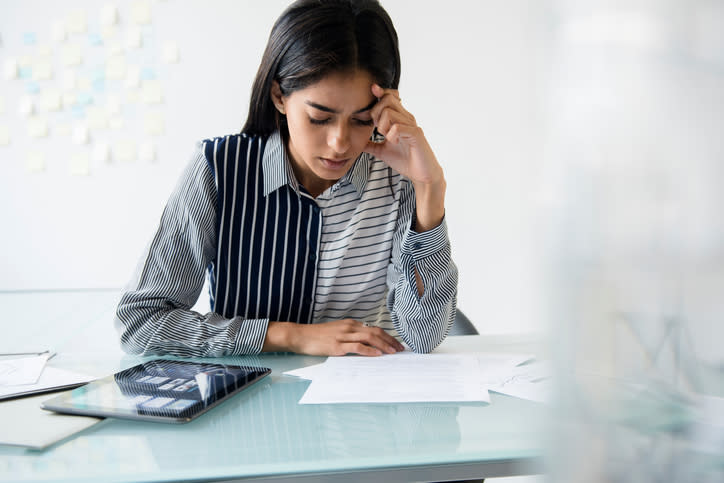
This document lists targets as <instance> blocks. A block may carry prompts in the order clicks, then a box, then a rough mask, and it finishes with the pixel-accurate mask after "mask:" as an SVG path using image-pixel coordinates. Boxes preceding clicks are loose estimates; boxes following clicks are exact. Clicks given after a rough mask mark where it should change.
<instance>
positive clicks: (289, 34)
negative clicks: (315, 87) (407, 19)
mask: <svg viewBox="0 0 724 483" xmlns="http://www.w3.org/2000/svg"><path fill="white" fill-rule="evenodd" d="M355 69H359V70H364V71H366V72H368V73H369V74H370V75H371V76H372V78H373V79H375V81H376V82H377V83H378V84H379V85H380V86H382V87H385V88H392V89H397V87H398V85H399V83H400V51H399V48H398V43H397V32H395V28H394V26H393V25H392V20H391V19H390V17H389V15H387V12H385V10H384V8H382V6H381V5H380V4H379V2H378V1H377V0H298V1H296V2H294V3H293V4H291V5H290V6H289V7H288V8H287V9H286V10H285V11H284V13H282V15H281V16H280V17H279V19H278V20H277V21H276V23H275V24H274V27H273V28H272V31H271V34H270V35H269V42H268V43H267V46H266V49H265V50H264V56H263V57H262V60H261V65H260V66H259V71H258V72H257V74H256V78H255V79H254V84H253V86H252V90H251V99H250V102H249V115H248V117H247V119H246V124H244V127H243V128H242V132H247V133H251V134H260V135H269V134H271V133H272V132H273V131H274V130H276V129H281V130H282V131H283V132H282V135H286V134H287V133H286V132H285V130H286V125H285V123H284V119H283V116H281V115H280V114H279V112H278V111H277V110H276V108H275V107H274V104H273V103H272V100H271V88H272V82H273V81H275V80H276V81H277V82H279V86H280V88H281V91H282V94H283V95H285V96H287V95H289V94H291V93H292V92H294V91H296V90H299V89H304V88H305V87H307V86H309V85H311V84H314V83H315V82H317V81H319V80H320V79H322V78H323V77H324V76H326V75H328V74H331V73H335V72H344V71H349V70H355Z"/></svg>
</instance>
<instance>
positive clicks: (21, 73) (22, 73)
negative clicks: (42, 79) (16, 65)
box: [18, 67, 33, 79]
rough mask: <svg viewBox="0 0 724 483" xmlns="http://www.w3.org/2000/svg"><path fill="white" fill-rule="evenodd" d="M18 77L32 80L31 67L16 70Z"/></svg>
mask: <svg viewBox="0 0 724 483" xmlns="http://www.w3.org/2000/svg"><path fill="white" fill-rule="evenodd" d="M18 77H20V78H21V79H32V78H33V69H32V68H31V67H21V68H20V69H18Z"/></svg>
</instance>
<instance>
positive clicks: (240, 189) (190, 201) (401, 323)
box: [115, 133, 457, 357]
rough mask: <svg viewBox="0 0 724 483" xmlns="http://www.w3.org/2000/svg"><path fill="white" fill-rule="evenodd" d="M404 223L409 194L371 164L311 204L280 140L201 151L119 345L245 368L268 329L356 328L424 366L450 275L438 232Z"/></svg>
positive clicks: (248, 139)
mask: <svg viewBox="0 0 724 483" xmlns="http://www.w3.org/2000/svg"><path fill="white" fill-rule="evenodd" d="M414 211H415V194H414V190H413V187H412V183H411V182H410V181H409V180H407V179H406V178H404V177H402V176H400V175H399V174H397V173H395V172H394V171H392V170H390V169H389V168H388V167H387V165H386V164H384V163H383V162H382V161H380V160H377V159H375V158H374V157H373V156H371V155H369V154H367V153H362V154H361V155H360V157H359V158H358V159H357V161H356V162H355V164H354V165H353V167H352V168H351V169H350V170H349V171H348V172H347V174H345V176H344V177H342V178H341V179H340V180H338V181H337V182H336V183H335V184H334V185H333V186H331V187H330V188H328V189H327V190H326V191H324V192H323V193H322V194H320V195H319V196H318V197H316V198H313V197H312V196H311V195H310V194H309V193H308V192H307V191H306V189H305V188H304V187H303V186H302V185H300V184H299V183H298V182H297V180H296V178H295V176H294V173H293V171H292V168H291V164H290V163H289V160H288V158H287V154H286V150H285V148H284V144H283V142H282V140H281V137H280V135H279V133H274V134H273V135H271V136H269V137H268V138H263V137H259V136H251V135H246V134H238V135H231V136H226V137H220V138H215V139H210V140H206V141H203V142H201V143H199V144H198V146H197V150H196V153H195V154H194V156H193V157H192V159H191V161H190V163H189V164H188V166H187V168H186V170H185V172H184V173H183V175H182V176H181V179H180V180H179V182H178V184H177V186H176V189H175V190H174V192H173V194H172V195H171V198H170V199H169V201H168V204H167V205H166V208H165V209H164V212H163V215H162V217H161V221H160V224H159V227H158V230H157V231H156V234H155V236H154V237H153V239H152V240H151V242H150V244H149V245H148V247H147V249H146V252H145V254H144V255H143V257H142V258H141V261H140V263H139V265H138V268H137V270H136V273H135V275H134V277H133V279H132V280H131V282H130V284H129V286H128V288H127V291H126V292H125V293H124V294H123V296H122V298H121V301H120V303H119V306H118V309H117V311H116V318H115V325H116V328H117V330H118V331H119V334H120V339H121V345H122V347H123V349H124V350H125V351H127V352H129V353H133V354H143V355H148V354H171V355H179V356H211V357H216V356H224V355H237V354H254V353H258V352H260V351H261V349H262V345H263V343H264V339H265V336H266V330H267V326H268V324H269V321H270V320H271V321H291V322H297V323H320V322H327V321H332V320H338V319H344V318H352V319H356V320H359V321H361V322H365V323H368V324H370V325H374V326H379V327H381V328H383V329H385V330H386V331H388V332H389V333H391V334H392V335H394V336H396V337H398V338H400V339H402V340H403V341H404V342H405V343H406V344H407V345H408V346H409V347H410V348H411V349H413V350H414V351H417V352H429V351H431V350H432V349H434V348H435V347H436V346H437V345H438V344H439V343H440V342H442V340H443V339H444V338H445V336H446V335H447V333H448V331H449V329H450V326H451V324H452V321H453V319H454V317H455V305H456V295H457V268H456V267H455V265H454V264H453V262H452V260H451V257H450V243H449V241H448V237H447V228H446V225H445V221H444V220H443V222H442V223H441V224H440V225H439V226H438V227H436V228H434V229H432V230H429V231H426V232H424V233H416V232H415V231H414V230H413V229H412V228H411V227H412V225H413V218H414ZM415 269H417V272H418V273H419V275H420V277H421V279H422V282H423V285H424V293H423V294H422V296H419V295H418V291H417V285H416V281H415ZM205 276H208V280H209V288H210V293H209V296H210V299H211V309H212V312H211V313H208V314H199V313H196V312H193V311H192V310H191V307H192V306H193V305H194V304H195V303H196V301H197V299H198V297H199V294H200V292H201V289H202V287H203V285H204V278H205Z"/></svg>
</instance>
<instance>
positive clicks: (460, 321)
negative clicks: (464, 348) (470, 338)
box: [449, 309, 478, 335]
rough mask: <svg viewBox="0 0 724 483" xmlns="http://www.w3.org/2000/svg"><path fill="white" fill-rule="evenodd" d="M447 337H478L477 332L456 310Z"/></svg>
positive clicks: (463, 315) (461, 313)
mask: <svg viewBox="0 0 724 483" xmlns="http://www.w3.org/2000/svg"><path fill="white" fill-rule="evenodd" d="M449 335H478V330H477V329H476V328H475V326H474V325H473V323H472V322H470V319H468V317H467V316H466V315H465V314H464V313H463V312H462V310H460V309H458V310H457V313H456V314H455V320H454V321H453V325H452V328H450V334H449Z"/></svg>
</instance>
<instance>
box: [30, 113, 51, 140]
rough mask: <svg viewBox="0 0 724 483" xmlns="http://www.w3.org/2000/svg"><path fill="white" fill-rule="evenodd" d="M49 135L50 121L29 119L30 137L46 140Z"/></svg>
mask: <svg viewBox="0 0 724 483" xmlns="http://www.w3.org/2000/svg"><path fill="white" fill-rule="evenodd" d="M47 135H48V121H47V120H46V119H45V118H42V117H31V118H29V119H28V136H30V137H31V138H44V137H46V136H47Z"/></svg>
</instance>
